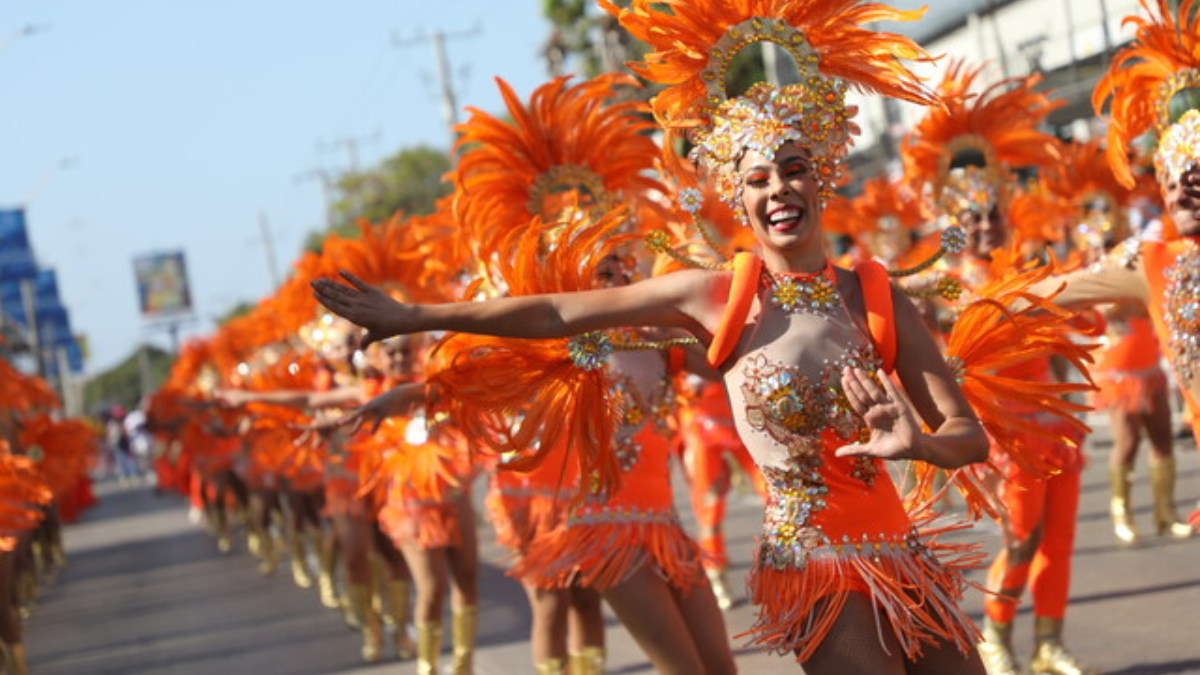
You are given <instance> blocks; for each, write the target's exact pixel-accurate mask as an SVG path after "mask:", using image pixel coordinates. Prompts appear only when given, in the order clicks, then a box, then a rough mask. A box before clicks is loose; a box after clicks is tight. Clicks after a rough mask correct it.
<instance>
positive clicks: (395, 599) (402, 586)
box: [387, 580, 417, 661]
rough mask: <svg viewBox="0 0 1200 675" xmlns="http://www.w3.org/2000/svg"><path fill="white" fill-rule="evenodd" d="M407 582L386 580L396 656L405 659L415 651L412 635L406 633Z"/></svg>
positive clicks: (408, 604)
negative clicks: (394, 635)
mask: <svg viewBox="0 0 1200 675" xmlns="http://www.w3.org/2000/svg"><path fill="white" fill-rule="evenodd" d="M410 586H411V584H409V582H407V581H404V580H400V581H389V582H387V596H388V597H387V600H388V616H389V617H391V619H392V627H393V630H395V631H396V657H397V658H399V659H401V660H403V661H406V660H408V659H411V658H412V657H413V656H414V655H416V653H417V647H416V645H415V644H413V641H412V637H411V636H410V635H409V634H408V619H409V616H408V615H409V611H410V607H411V604H410V603H411V599H410V596H409V588H410Z"/></svg>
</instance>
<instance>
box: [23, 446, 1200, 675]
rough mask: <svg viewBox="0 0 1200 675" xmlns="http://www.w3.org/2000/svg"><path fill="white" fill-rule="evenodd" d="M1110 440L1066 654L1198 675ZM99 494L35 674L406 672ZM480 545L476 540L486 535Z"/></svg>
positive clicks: (1153, 671)
mask: <svg viewBox="0 0 1200 675" xmlns="http://www.w3.org/2000/svg"><path fill="white" fill-rule="evenodd" d="M1105 439H1106V436H1105V433H1104V429H1103V427H1102V425H1099V426H1098V432H1097V434H1096V436H1095V437H1094V439H1093V442H1092V444H1091V445H1089V449H1088V452H1089V455H1090V457H1091V460H1092V461H1091V463H1090V465H1089V467H1088V469H1087V471H1086V473H1085V476H1084V483H1083V497H1082V504H1081V508H1080V517H1079V529H1078V532H1079V535H1078V543H1077V548H1076V554H1075V555H1076V557H1075V575H1074V580H1073V584H1072V598H1073V600H1072V605H1071V608H1070V611H1069V615H1068V622H1067V639H1068V644H1069V645H1070V646H1071V647H1072V648H1073V649H1074V651H1076V652H1077V653H1078V654H1079V655H1080V656H1082V657H1084V658H1086V660H1087V661H1088V662H1089V663H1091V664H1093V665H1095V666H1097V667H1101V668H1103V669H1104V670H1105V672H1107V673H1109V674H1110V675H1117V674H1119V675H1134V674H1137V675H1168V674H1176V673H1200V628H1198V626H1200V539H1196V540H1190V541H1184V542H1170V541H1165V540H1161V539H1157V538H1155V537H1153V536H1151V537H1148V538H1147V540H1146V541H1145V543H1143V544H1141V545H1139V546H1137V547H1136V548H1132V549H1125V548H1120V547H1118V546H1116V545H1115V544H1114V540H1113V538H1112V535H1111V531H1110V529H1109V522H1108V515H1107V499H1108V479H1107V472H1106V469H1105V464H1104V454H1105V453H1106V452H1107V443H1106V440H1105ZM1178 448H1179V466H1180V472H1179V475H1180V480H1179V487H1178V495H1177V496H1178V502H1177V503H1178V505H1179V508H1180V510H1181V511H1182V512H1188V511H1190V510H1191V509H1192V508H1193V505H1194V504H1195V503H1196V501H1197V499H1198V498H1200V453H1197V452H1196V451H1195V448H1194V447H1193V446H1192V444H1191V443H1190V442H1180V444H1179V446H1178ZM1144 452H1145V450H1143V453H1144ZM1140 459H1141V462H1140V467H1142V470H1140V471H1139V473H1138V475H1137V480H1136V484H1135V491H1134V500H1135V506H1136V507H1137V516H1138V522H1139V525H1141V527H1142V530H1143V532H1145V531H1147V530H1149V527H1150V506H1149V485H1148V479H1147V476H1146V472H1145V470H1144V466H1145V457H1144V456H1143V457H1142V458H1140ZM100 491H101V492H102V502H101V505H100V507H98V508H96V509H94V510H92V511H91V512H90V513H88V514H87V516H86V517H85V519H84V521H83V522H82V523H80V524H77V525H74V526H72V527H70V528H69V529H68V530H67V535H66V536H67V553H68V558H69V562H68V567H67V569H66V570H64V571H63V572H62V574H60V575H59V577H58V579H57V580H56V582H55V583H54V584H53V585H52V586H50V587H49V588H47V589H46V590H45V592H44V593H43V595H42V599H41V601H40V604H39V606H38V608H37V610H36V613H35V615H34V616H33V617H32V618H31V619H30V621H29V622H28V624H27V638H26V640H27V643H28V647H29V654H30V657H29V659H30V671H31V672H32V673H33V674H34V675H80V674H82V673H87V674H88V675H151V674H160V673H170V674H173V675H201V674H204V675H208V674H224V673H233V674H243V673H244V674H254V675H317V674H326V673H338V674H342V675H350V674H356V675H357V674H362V675H367V674H374V673H408V672H412V671H413V666H412V664H411V663H406V664H400V663H396V662H390V663H386V664H380V665H376V666H372V667H364V666H362V665H361V664H359V663H358V658H357V654H358V642H357V636H356V634H353V633H351V632H349V631H348V630H347V629H346V628H345V627H344V626H343V624H342V622H341V619H340V618H339V617H338V616H337V615H336V614H335V613H333V612H330V611H327V610H324V609H322V608H321V607H320V605H319V603H318V600H317V596H316V593H315V592H313V591H308V592H305V591H301V590H299V589H297V588H295V587H294V586H293V585H292V584H291V581H290V578H289V577H288V575H286V574H283V573H281V574H278V575H276V576H275V577H273V578H268V579H264V578H262V577H261V576H259V575H258V573H257V572H256V571H255V565H254V562H253V560H252V559H251V558H250V556H249V555H248V554H247V553H246V552H245V551H244V547H239V548H238V549H237V550H235V552H234V553H233V554H232V555H229V556H221V555H220V554H218V553H217V550H216V546H215V544H214V542H213V541H212V540H211V539H209V537H208V536H207V535H205V534H204V533H203V532H202V531H201V530H200V529H199V528H197V527H195V526H193V525H191V524H189V523H188V520H187V516H186V508H185V505H184V503H183V502H182V500H180V499H178V498H177V497H174V496H162V497H156V496H154V494H153V493H152V492H151V491H150V490H149V489H148V488H138V489H126V490H119V489H116V488H115V487H113V486H101V490H100ZM678 496H679V493H678V491H677V497H678ZM756 502H757V499H756V498H752V497H746V496H742V497H738V498H735V499H734V500H733V502H732V503H731V508H730V517H729V521H728V530H729V535H730V537H729V538H730V541H729V548H730V551H731V553H732V555H733V559H734V562H735V569H734V570H733V580H734V581H735V585H736V586H737V587H738V590H740V583H741V582H740V579H741V577H743V576H744V574H745V571H746V569H747V566H748V563H749V559H748V552H749V550H750V548H751V542H752V538H753V536H754V533H755V530H756V528H757V526H758V520H759V518H760V514H761V507H760V506H759V505H758V504H757V503H756ZM686 511H687V509H686V507H682V506H681V512H683V513H685V514H686ZM685 517H686V516H685ZM971 536H972V537H974V538H978V539H982V540H983V541H984V542H985V543H986V545H987V547H988V548H989V550H993V551H994V550H995V549H996V547H997V545H998V536H997V531H996V529H995V527H994V526H990V525H982V526H980V527H979V528H976V530H975V531H974V532H972V533H971ZM489 537H490V531H488V530H485V531H484V532H483V534H482V539H484V540H487V539H488V538H489ZM484 555H485V558H486V559H487V560H488V561H489V564H488V565H487V566H485V567H484V569H483V571H482V575H483V589H484V599H483V605H482V621H481V626H480V635H479V644H480V653H479V656H478V659H477V664H478V665H477V671H478V672H479V673H480V675H501V674H508V673H520V674H524V673H530V672H532V668H531V666H530V660H529V655H528V645H527V642H526V638H527V634H526V631H527V627H528V624H529V612H528V608H527V607H526V605H525V600H524V594H523V593H522V592H521V591H520V589H519V588H518V586H517V585H516V584H515V583H514V582H512V581H511V580H509V579H507V578H505V577H504V575H503V571H502V569H501V567H500V566H499V563H500V561H501V556H500V552H499V551H498V550H497V549H496V548H495V547H494V546H487V547H485V550H484ZM284 571H285V568H282V567H281V572H284ZM975 578H976V580H978V579H980V578H981V573H977V574H976V575H975ZM739 595H740V593H739ZM967 604H968V609H969V610H970V611H971V612H972V614H973V615H974V616H975V617H978V616H979V613H980V608H981V604H982V598H981V595H980V593H978V592H971V593H970V595H969V600H968V603H967ZM750 621H751V608H750V607H748V606H747V605H746V604H745V603H744V602H742V603H740V604H739V605H738V606H737V607H736V608H735V609H734V611H732V612H731V613H730V614H729V623H730V630H731V632H732V633H738V632H741V631H743V630H745V629H746V628H747V627H748V626H749V625H750ZM1018 621H1019V627H1018V629H1017V635H1016V642H1017V644H1018V645H1022V647H1024V646H1026V645H1031V643H1032V637H1031V628H1030V625H1029V624H1030V623H1031V620H1030V616H1029V613H1028V610H1027V609H1026V610H1024V611H1023V612H1022V614H1020V615H1019V617H1018ZM609 640H610V650H609V651H610V658H609V672H610V673H612V674H614V675H616V674H621V675H626V674H628V675H632V674H635V673H650V672H652V671H651V670H650V668H649V666H648V664H647V663H646V660H645V659H644V657H643V656H642V655H641V653H640V651H639V650H638V649H637V647H636V646H635V645H634V644H633V642H632V640H630V638H629V637H628V635H627V634H625V632H624V630H623V629H622V628H621V627H620V626H619V625H617V624H616V623H613V622H611V621H610V631H609ZM736 644H737V642H736V641H735V646H736ZM738 663H739V665H740V667H741V672H742V673H754V674H758V673H798V672H800V671H799V668H797V667H796V666H794V665H793V664H792V663H791V662H790V661H788V660H784V659H780V658H778V657H773V656H768V655H765V654H757V653H750V652H747V651H744V650H740V651H738Z"/></svg>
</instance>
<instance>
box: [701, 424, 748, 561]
mask: <svg viewBox="0 0 1200 675" xmlns="http://www.w3.org/2000/svg"><path fill="white" fill-rule="evenodd" d="M683 441H684V443H683V465H684V469H685V470H686V471H687V475H688V479H689V483H688V493H689V497H690V498H691V501H692V512H693V513H694V514H695V515H696V525H697V527H698V530H699V531H698V532H697V539H698V540H699V543H700V550H702V551H704V566H705V567H706V568H709V569H719V570H723V569H725V568H726V567H728V566H729V555H728V553H727V552H726V549H725V534H724V532H723V530H722V524H723V523H724V522H725V500H726V497H727V495H728V494H729V487H730V479H731V470H730V466H729V464H728V463H727V461H726V456H728V457H731V458H733V460H734V461H736V462H737V463H738V464H739V465H741V467H742V470H743V471H745V472H746V476H747V477H748V478H750V479H751V481H752V482H753V484H754V489H755V491H757V492H758V494H759V495H760V496H762V497H763V498H764V499H765V498H766V486H765V485H764V484H763V479H762V474H760V473H759V472H758V467H757V466H755V464H754V460H753V459H752V458H751V457H750V452H749V451H747V450H746V446H744V445H742V444H741V443H740V442H734V443H709V442H707V439H706V438H705V437H704V435H703V434H702V433H686V432H685V433H684V438H683Z"/></svg>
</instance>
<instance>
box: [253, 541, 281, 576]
mask: <svg viewBox="0 0 1200 675" xmlns="http://www.w3.org/2000/svg"><path fill="white" fill-rule="evenodd" d="M258 557H259V560H260V562H259V564H258V573H259V574H261V575H263V576H264V577H269V576H271V575H272V574H275V570H276V568H278V567H279V548H278V547H277V546H276V545H275V538H274V537H272V536H271V534H270V533H269V532H268V533H266V534H260V535H259V538H258Z"/></svg>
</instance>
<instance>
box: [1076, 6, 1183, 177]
mask: <svg viewBox="0 0 1200 675" xmlns="http://www.w3.org/2000/svg"><path fill="white" fill-rule="evenodd" d="M1140 2H1141V6H1142V8H1143V9H1144V10H1145V11H1146V12H1147V13H1148V14H1149V15H1150V16H1149V18H1142V17H1139V16H1128V17H1126V18H1125V21H1124V22H1123V25H1126V26H1129V25H1132V26H1134V27H1135V29H1136V33H1135V35H1134V40H1133V42H1132V43H1131V44H1130V45H1129V46H1127V47H1126V48H1125V49H1122V50H1121V51H1120V52H1119V53H1118V54H1117V55H1116V56H1114V57H1113V60H1112V63H1111V64H1110V65H1109V69H1108V72H1107V73H1105V75H1104V77H1103V78H1101V79H1100V82H1098V83H1097V84H1096V90H1095V91H1094V92H1093V93H1092V106H1093V107H1095V109H1096V112H1097V113H1100V112H1101V111H1102V110H1103V109H1104V107H1105V104H1108V107H1109V115H1110V119H1111V122H1110V124H1109V128H1108V161H1109V163H1110V164H1111V165H1112V168H1113V172H1114V173H1115V174H1116V176H1117V180H1119V181H1121V183H1122V184H1124V185H1126V186H1128V187H1133V185H1134V177H1133V172H1132V171H1131V170H1130V164H1129V156H1128V152H1129V149H1130V146H1131V145H1132V144H1133V141H1134V139H1136V138H1138V137H1140V136H1142V135H1143V134H1145V133H1147V132H1153V133H1154V134H1156V135H1158V136H1159V138H1160V140H1159V145H1158V149H1157V150H1156V151H1155V153H1154V164H1155V169H1156V171H1157V172H1158V176H1159V181H1160V182H1163V181H1169V180H1171V179H1172V178H1173V177H1175V176H1178V175H1179V174H1180V173H1182V172H1183V170H1184V169H1185V168H1186V167H1187V165H1188V164H1190V163H1193V162H1195V161H1196V160H1197V158H1198V155H1200V112H1197V111H1196V109H1197V108H1200V14H1198V13H1197V9H1200V3H1198V0H1183V1H1182V2H1180V3H1179V8H1178V10H1176V11H1172V10H1171V9H1170V7H1169V6H1168V4H1167V2H1166V0H1154V2H1153V3H1152V2H1151V0H1140Z"/></svg>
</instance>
